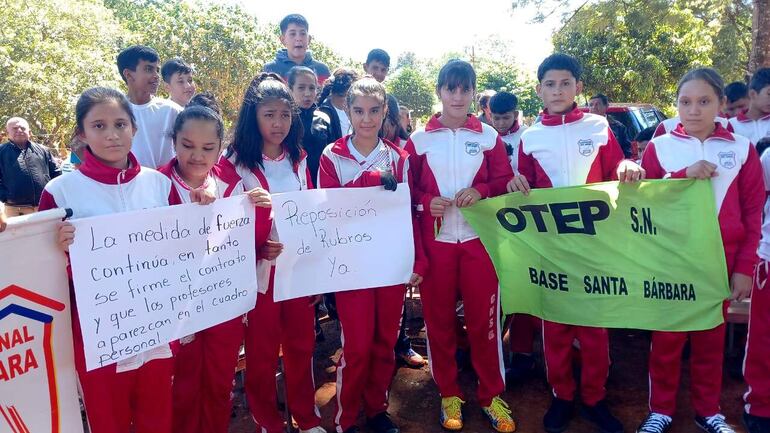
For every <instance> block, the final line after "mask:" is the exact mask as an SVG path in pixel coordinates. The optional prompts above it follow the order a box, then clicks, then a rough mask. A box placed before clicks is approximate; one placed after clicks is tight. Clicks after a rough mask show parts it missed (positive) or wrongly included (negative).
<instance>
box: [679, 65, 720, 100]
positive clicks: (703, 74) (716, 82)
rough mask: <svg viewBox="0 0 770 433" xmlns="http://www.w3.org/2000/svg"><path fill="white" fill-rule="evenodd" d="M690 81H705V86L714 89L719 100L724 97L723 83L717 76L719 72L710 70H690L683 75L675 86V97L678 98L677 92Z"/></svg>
mask: <svg viewBox="0 0 770 433" xmlns="http://www.w3.org/2000/svg"><path fill="white" fill-rule="evenodd" d="M692 80H703V81H705V82H706V84H708V85H709V86H711V88H712V89H714V93H716V94H717V97H718V98H719V99H722V97H723V96H725V82H724V81H722V77H721V76H720V75H719V72H717V71H715V70H714V69H712V68H696V69H691V70H690V71H689V72H687V73H686V74H684V76H683V77H682V79H681V80H679V84H677V85H676V95H677V96H679V92H680V91H681V90H682V86H684V83H686V82H688V81H692Z"/></svg>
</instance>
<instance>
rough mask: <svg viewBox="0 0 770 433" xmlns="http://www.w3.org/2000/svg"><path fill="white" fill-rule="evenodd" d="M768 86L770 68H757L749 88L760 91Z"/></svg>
mask: <svg viewBox="0 0 770 433" xmlns="http://www.w3.org/2000/svg"><path fill="white" fill-rule="evenodd" d="M767 86H770V68H762V69H757V72H754V75H752V76H751V81H750V82H749V88H750V89H751V90H753V91H755V92H757V93H759V92H761V91H762V89H764V88H765V87H767Z"/></svg>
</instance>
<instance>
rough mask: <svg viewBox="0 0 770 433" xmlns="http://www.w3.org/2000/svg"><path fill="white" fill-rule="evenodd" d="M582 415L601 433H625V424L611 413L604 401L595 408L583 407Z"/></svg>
mask: <svg viewBox="0 0 770 433" xmlns="http://www.w3.org/2000/svg"><path fill="white" fill-rule="evenodd" d="M580 414H581V415H582V416H583V418H585V419H587V420H588V421H591V422H592V423H594V424H596V426H597V427H598V428H599V431H600V432H601V433H623V424H621V423H620V421H618V419H617V418H615V416H614V415H612V414H611V413H610V409H609V408H608V407H607V403H606V402H605V401H604V400H602V401H600V402H599V403H596V405H594V406H588V405H583V407H582V408H581V409H580Z"/></svg>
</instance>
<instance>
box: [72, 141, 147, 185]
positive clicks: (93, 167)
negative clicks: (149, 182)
mask: <svg viewBox="0 0 770 433" xmlns="http://www.w3.org/2000/svg"><path fill="white" fill-rule="evenodd" d="M83 156H84V158H83V164H82V165H81V166H80V172H81V173H83V174H84V175H85V176H88V177H90V178H91V179H93V180H95V181H97V182H99V183H104V184H107V185H117V184H120V183H126V182H130V181H132V180H133V179H134V178H135V177H136V176H137V175H139V172H140V171H141V169H142V166H140V165H139V161H137V160H136V157H135V156H134V154H133V153H131V152H129V153H128V168H127V169H125V170H121V169H119V168H114V167H110V166H107V165H105V164H103V163H102V162H100V161H99V160H98V159H96V157H95V156H94V154H93V153H91V150H89V149H88V148H86V150H85V152H83Z"/></svg>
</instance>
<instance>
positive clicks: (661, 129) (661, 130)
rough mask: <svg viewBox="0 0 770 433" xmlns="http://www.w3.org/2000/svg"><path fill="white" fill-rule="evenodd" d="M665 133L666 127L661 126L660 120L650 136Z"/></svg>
mask: <svg viewBox="0 0 770 433" xmlns="http://www.w3.org/2000/svg"><path fill="white" fill-rule="evenodd" d="M665 133H666V127H665V126H663V122H660V123H658V126H657V127H656V128H655V132H654V133H653V134H652V138H655V137H660V136H661V135H663V134H665Z"/></svg>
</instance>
